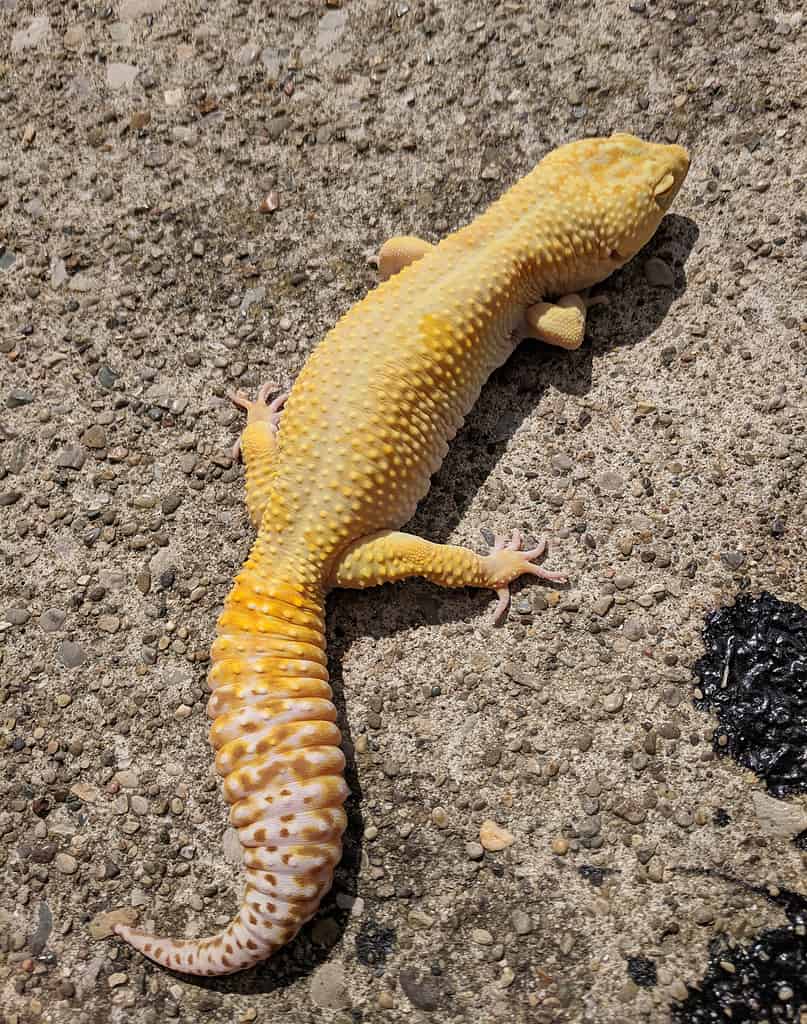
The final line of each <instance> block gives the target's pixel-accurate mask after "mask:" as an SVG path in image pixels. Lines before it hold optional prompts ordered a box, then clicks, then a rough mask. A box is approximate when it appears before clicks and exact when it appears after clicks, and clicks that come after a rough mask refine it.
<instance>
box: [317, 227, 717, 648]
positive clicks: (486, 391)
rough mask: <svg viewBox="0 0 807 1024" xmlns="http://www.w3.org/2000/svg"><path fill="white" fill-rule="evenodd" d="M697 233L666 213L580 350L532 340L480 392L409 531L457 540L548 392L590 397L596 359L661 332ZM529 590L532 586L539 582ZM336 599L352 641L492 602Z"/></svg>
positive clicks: (421, 589)
mask: <svg viewBox="0 0 807 1024" xmlns="http://www.w3.org/2000/svg"><path fill="white" fill-rule="evenodd" d="M698 234H699V232H698V228H697V226H696V224H695V223H694V222H693V221H692V220H690V219H689V218H687V217H682V216H679V215H676V214H668V215H667V216H666V217H665V218H664V220H663V221H662V222H661V224H660V226H659V229H658V231H657V232H656V234H655V236H654V237H653V239H652V240H651V241H650V242H649V243H648V245H647V246H645V248H644V249H643V250H642V252H641V253H640V255H639V257H638V258H636V259H634V260H632V261H631V262H630V263H629V264H628V265H627V266H626V267H624V268H623V269H622V270H620V271H619V272H618V273H616V274H614V275H613V276H612V277H610V278H608V280H607V281H606V282H604V284H603V285H602V286H600V288H599V289H595V291H597V290H599V291H602V292H603V293H604V294H606V295H607V296H608V300H609V305H607V306H604V307H599V306H597V307H595V308H594V310H593V311H592V312H591V314H590V319H589V323H588V329H587V340H586V342H585V343H584V344H583V346H582V348H580V349H578V350H577V351H574V352H566V351H563V350H559V349H554V348H551V347H549V346H547V345H543V344H541V343H539V342H537V341H534V340H531V339H528V340H526V341H524V342H523V343H522V344H521V345H520V346H519V347H518V348H517V349H516V351H515V352H514V354H513V355H512V356H511V357H510V359H509V360H508V361H507V362H506V363H505V364H504V366H502V367H501V368H500V369H499V370H497V371H496V372H495V373H494V374H492V376H491V377H490V380H489V381H488V383H487V384H486V385H485V387H484V388H483V389H482V394H481V395H480V397H479V400H478V401H477V403H476V404H475V405H474V407H473V409H472V410H471V412H470V414H469V416H468V418H467V420H466V423H465V426H464V427H463V428H462V429H461V430H460V432H459V433H458V434H457V436H456V437H455V438H454V440H453V441H452V442H451V444H450V446H449V451H448V454H447V456H446V458H445V461H444V462H443V465H442V466H441V468H440V470H439V471H438V472H437V474H436V475H435V477H434V479H433V481H432V486H431V489H430V491H429V493H428V494H427V495H426V497H425V498H424V499H423V501H422V502H421V503H420V505H419V506H418V509H417V511H416V513H415V515H414V516H413V518H412V519H411V520H410V522H409V523H407V524H406V526H405V527H404V530H405V531H406V532H408V533H415V534H418V535H419V536H421V537H425V538H427V539H428V540H432V541H435V542H437V543H447V542H450V538H451V535H452V533H453V531H454V530H455V529H456V527H457V526H458V524H459V523H460V521H461V520H462V517H463V515H464V513H465V511H466V510H467V509H468V507H469V505H470V504H471V502H472V501H473V499H474V497H475V495H476V494H477V493H478V492H479V490H480V488H482V487H483V486H484V484H485V482H486V481H487V479H488V477H489V476H490V475H491V473H492V472H493V470H494V468H495V467H496V465H497V463H499V462H500V460H501V459H502V458H503V457H504V454H505V452H506V449H507V445H508V443H509V442H510V440H511V438H512V437H513V436H514V435H515V434H516V433H517V431H518V430H519V429H520V428H521V427H522V424H523V423H524V422H525V420H526V419H527V418H528V417H529V416H530V414H531V413H533V411H534V410H535V408H536V407H537V406H538V405H539V404H540V403H541V401H542V399H544V397H545V396H546V394H547V392H549V391H550V390H551V389H555V390H556V391H557V392H558V393H559V395H560V396H572V397H576V398H579V397H582V396H584V395H586V394H588V392H589V391H590V390H591V386H592V377H593V372H594V362H595V359H596V360H607V359H608V353H609V352H611V351H614V350H616V349H619V348H627V347H632V346H634V345H637V344H639V343H640V342H642V341H644V340H645V339H646V338H648V337H649V336H650V335H651V334H652V333H653V332H654V331H655V330H656V329H657V328H658V326H659V324H660V323H661V322H662V320H663V319H664V317H665V316H666V315H667V312H668V310H669V308H670V306H671V305H672V303H673V301H674V300H675V299H677V298H679V297H680V296H681V295H682V294H683V293H684V292H685V290H686V286H687V282H686V274H685V264H686V261H687V259H688V257H689V254H690V252H691V251H692V249H693V247H694V245H695V243H696V241H697V239H698ZM652 257H658V258H662V259H664V261H665V262H666V263H668V264H669V265H670V266H671V267H672V268H673V269H674V273H675V282H674V285H673V287H671V288H654V287H652V286H651V285H650V284H649V283H648V281H647V279H646V277H645V274H644V271H643V266H644V265H645V263H646V262H647V260H648V259H650V258H652ZM583 430H585V427H584V426H581V425H580V424H579V422H576V423H568V422H563V421H561V420H558V419H556V421H555V426H554V432H555V436H556V437H560V436H563V434H565V433H570V432H577V431H583ZM524 485H525V487H526V486H527V485H528V481H526V480H525V481H524ZM494 514H495V513H493V512H492V514H491V518H493V515H494ZM517 525H522V524H520V523H518V522H517V521H514V522H513V526H517ZM523 526H524V527H525V532H527V530H526V527H529V526H531V528H532V531H534V534H535V536H536V537H538V536H540V532H541V523H540V521H539V522H536V523H534V525H533V524H529V523H524V524H523ZM453 542H454V543H463V542H462V541H457V540H455V541H453ZM470 543H471V546H476V543H480V544H484V541H483V540H482V538H481V537H480V538H479V540H478V542H475V541H474V540H471V541H470ZM547 567H548V568H550V566H547ZM551 568H554V566H551ZM523 585H524V586H526V587H529V586H530V585H531V581H529V580H527V581H526V582H524V583H523ZM338 593H339V601H338V614H337V617H336V621H337V622H338V624H339V626H340V627H341V628H342V629H343V630H344V632H345V634H346V638H347V637H351V636H352V637H355V638H358V637H362V636H365V637H366V636H372V637H376V638H378V637H381V636H388V635H390V634H394V633H397V632H404V631H406V630H408V629H410V628H412V626H417V625H422V624H430V625H433V624H436V623H442V622H453V621H458V620H460V619H463V618H465V617H466V616H468V615H469V614H470V615H474V614H477V613H478V611H479V609H480V607H481V606H482V605H485V604H490V601H491V595H490V593H488V592H485V591H479V590H472V589H465V590H460V591H457V592H454V593H453V594H452V596H451V598H450V599H446V595H445V591H444V590H443V588H441V587H438V586H437V585H436V584H432V583H429V582H428V581H426V580H422V579H409V580H404V581H402V582H400V583H388V584H384V585H383V586H381V587H373V588H371V589H369V590H365V591H344V590H343V591H339V592H338Z"/></svg>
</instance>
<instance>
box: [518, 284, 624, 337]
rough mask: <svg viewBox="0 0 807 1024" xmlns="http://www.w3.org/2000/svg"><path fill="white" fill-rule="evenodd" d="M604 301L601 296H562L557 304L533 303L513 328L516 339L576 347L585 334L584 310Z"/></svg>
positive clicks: (605, 300) (605, 299)
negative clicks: (515, 331) (533, 339)
mask: <svg viewBox="0 0 807 1024" xmlns="http://www.w3.org/2000/svg"><path fill="white" fill-rule="evenodd" d="M607 302H608V299H607V298H606V297H605V296H604V295H596V296H594V297H593V298H589V297H588V296H587V295H578V294H576V293H572V294H570V295H564V296H563V297H562V298H560V299H558V300H557V302H536V304H535V305H534V306H529V307H528V308H527V310H526V311H525V313H524V319H523V321H522V322H521V324H520V325H519V327H518V328H517V336H518V339H519V341H520V340H522V339H523V338H537V339H538V340H539V341H543V342H545V343H546V344H547V345H555V346H557V347H558V348H565V349H575V348H580V346H581V345H582V344H583V339H584V337H585V335H586V311H587V310H588V309H590V308H591V306H599V305H603V304H607Z"/></svg>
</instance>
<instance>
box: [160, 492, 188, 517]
mask: <svg viewBox="0 0 807 1024" xmlns="http://www.w3.org/2000/svg"><path fill="white" fill-rule="evenodd" d="M182 497H183V495H182V492H181V491H170V492H169V493H168V494H166V495H165V497H164V498H162V500H161V501H160V508H161V509H162V510H163V515H166V516H170V515H171V513H172V512H176V510H177V509H178V508H179V506H180V505H181V504H182Z"/></svg>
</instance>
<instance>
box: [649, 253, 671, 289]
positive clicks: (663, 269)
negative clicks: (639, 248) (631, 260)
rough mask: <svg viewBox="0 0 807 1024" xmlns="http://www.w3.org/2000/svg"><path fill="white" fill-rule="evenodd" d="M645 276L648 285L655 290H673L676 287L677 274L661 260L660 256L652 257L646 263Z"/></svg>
mask: <svg viewBox="0 0 807 1024" xmlns="http://www.w3.org/2000/svg"><path fill="white" fill-rule="evenodd" d="M644 274H645V277H646V278H647V283H648V284H649V285H652V286H653V287H654V288H672V287H673V286H674V285H675V274H674V273H673V269H672V267H671V266H670V265H669V264H668V263H665V262H664V260H660V259H659V258H658V256H651V257H650V259H649V260H647V261H646V262H645V265H644Z"/></svg>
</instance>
